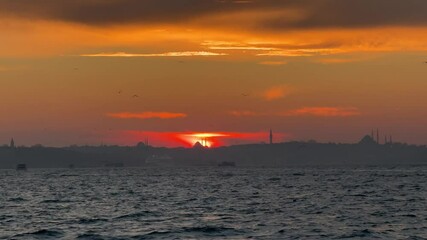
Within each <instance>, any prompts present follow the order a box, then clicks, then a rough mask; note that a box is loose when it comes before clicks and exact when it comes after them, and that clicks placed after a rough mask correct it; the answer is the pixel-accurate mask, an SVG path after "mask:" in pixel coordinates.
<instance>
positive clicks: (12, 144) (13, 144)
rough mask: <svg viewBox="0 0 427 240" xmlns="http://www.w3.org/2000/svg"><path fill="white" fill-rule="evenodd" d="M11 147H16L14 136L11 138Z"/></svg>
mask: <svg viewBox="0 0 427 240" xmlns="http://www.w3.org/2000/svg"><path fill="white" fill-rule="evenodd" d="M9 146H10V147H11V148H15V141H14V140H13V138H12V139H11V140H10V145H9Z"/></svg>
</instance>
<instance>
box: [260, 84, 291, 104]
mask: <svg viewBox="0 0 427 240" xmlns="http://www.w3.org/2000/svg"><path fill="white" fill-rule="evenodd" d="M290 92H291V89H290V88H289V87H288V86H284V85H283V86H275V87H272V88H270V89H267V90H266V91H264V92H263V93H262V97H263V98H264V99H265V100H267V101H272V100H277V99H280V98H284V97H286V96H287V95H289V93H290Z"/></svg>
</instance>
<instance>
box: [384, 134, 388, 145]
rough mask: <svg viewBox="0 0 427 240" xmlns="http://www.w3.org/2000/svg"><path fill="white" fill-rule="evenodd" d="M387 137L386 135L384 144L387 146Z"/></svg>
mask: <svg viewBox="0 0 427 240" xmlns="http://www.w3.org/2000/svg"><path fill="white" fill-rule="evenodd" d="M387 143H388V142H387V135H384V144H387Z"/></svg>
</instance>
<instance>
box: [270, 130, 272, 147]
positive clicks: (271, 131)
mask: <svg viewBox="0 0 427 240" xmlns="http://www.w3.org/2000/svg"><path fill="white" fill-rule="evenodd" d="M270 144H273V131H272V130H271V129H270Z"/></svg>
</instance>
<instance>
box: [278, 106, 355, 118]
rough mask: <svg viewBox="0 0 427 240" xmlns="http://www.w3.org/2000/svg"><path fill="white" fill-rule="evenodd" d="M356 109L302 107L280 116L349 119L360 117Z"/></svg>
mask: <svg viewBox="0 0 427 240" xmlns="http://www.w3.org/2000/svg"><path fill="white" fill-rule="evenodd" d="M360 114H361V113H360V111H359V110H358V109H357V108H353V107H350V108H341V107H303V108H300V109H295V110H290V111H287V112H284V113H281V114H280V115H282V116H318V117H351V116H357V115H360Z"/></svg>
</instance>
